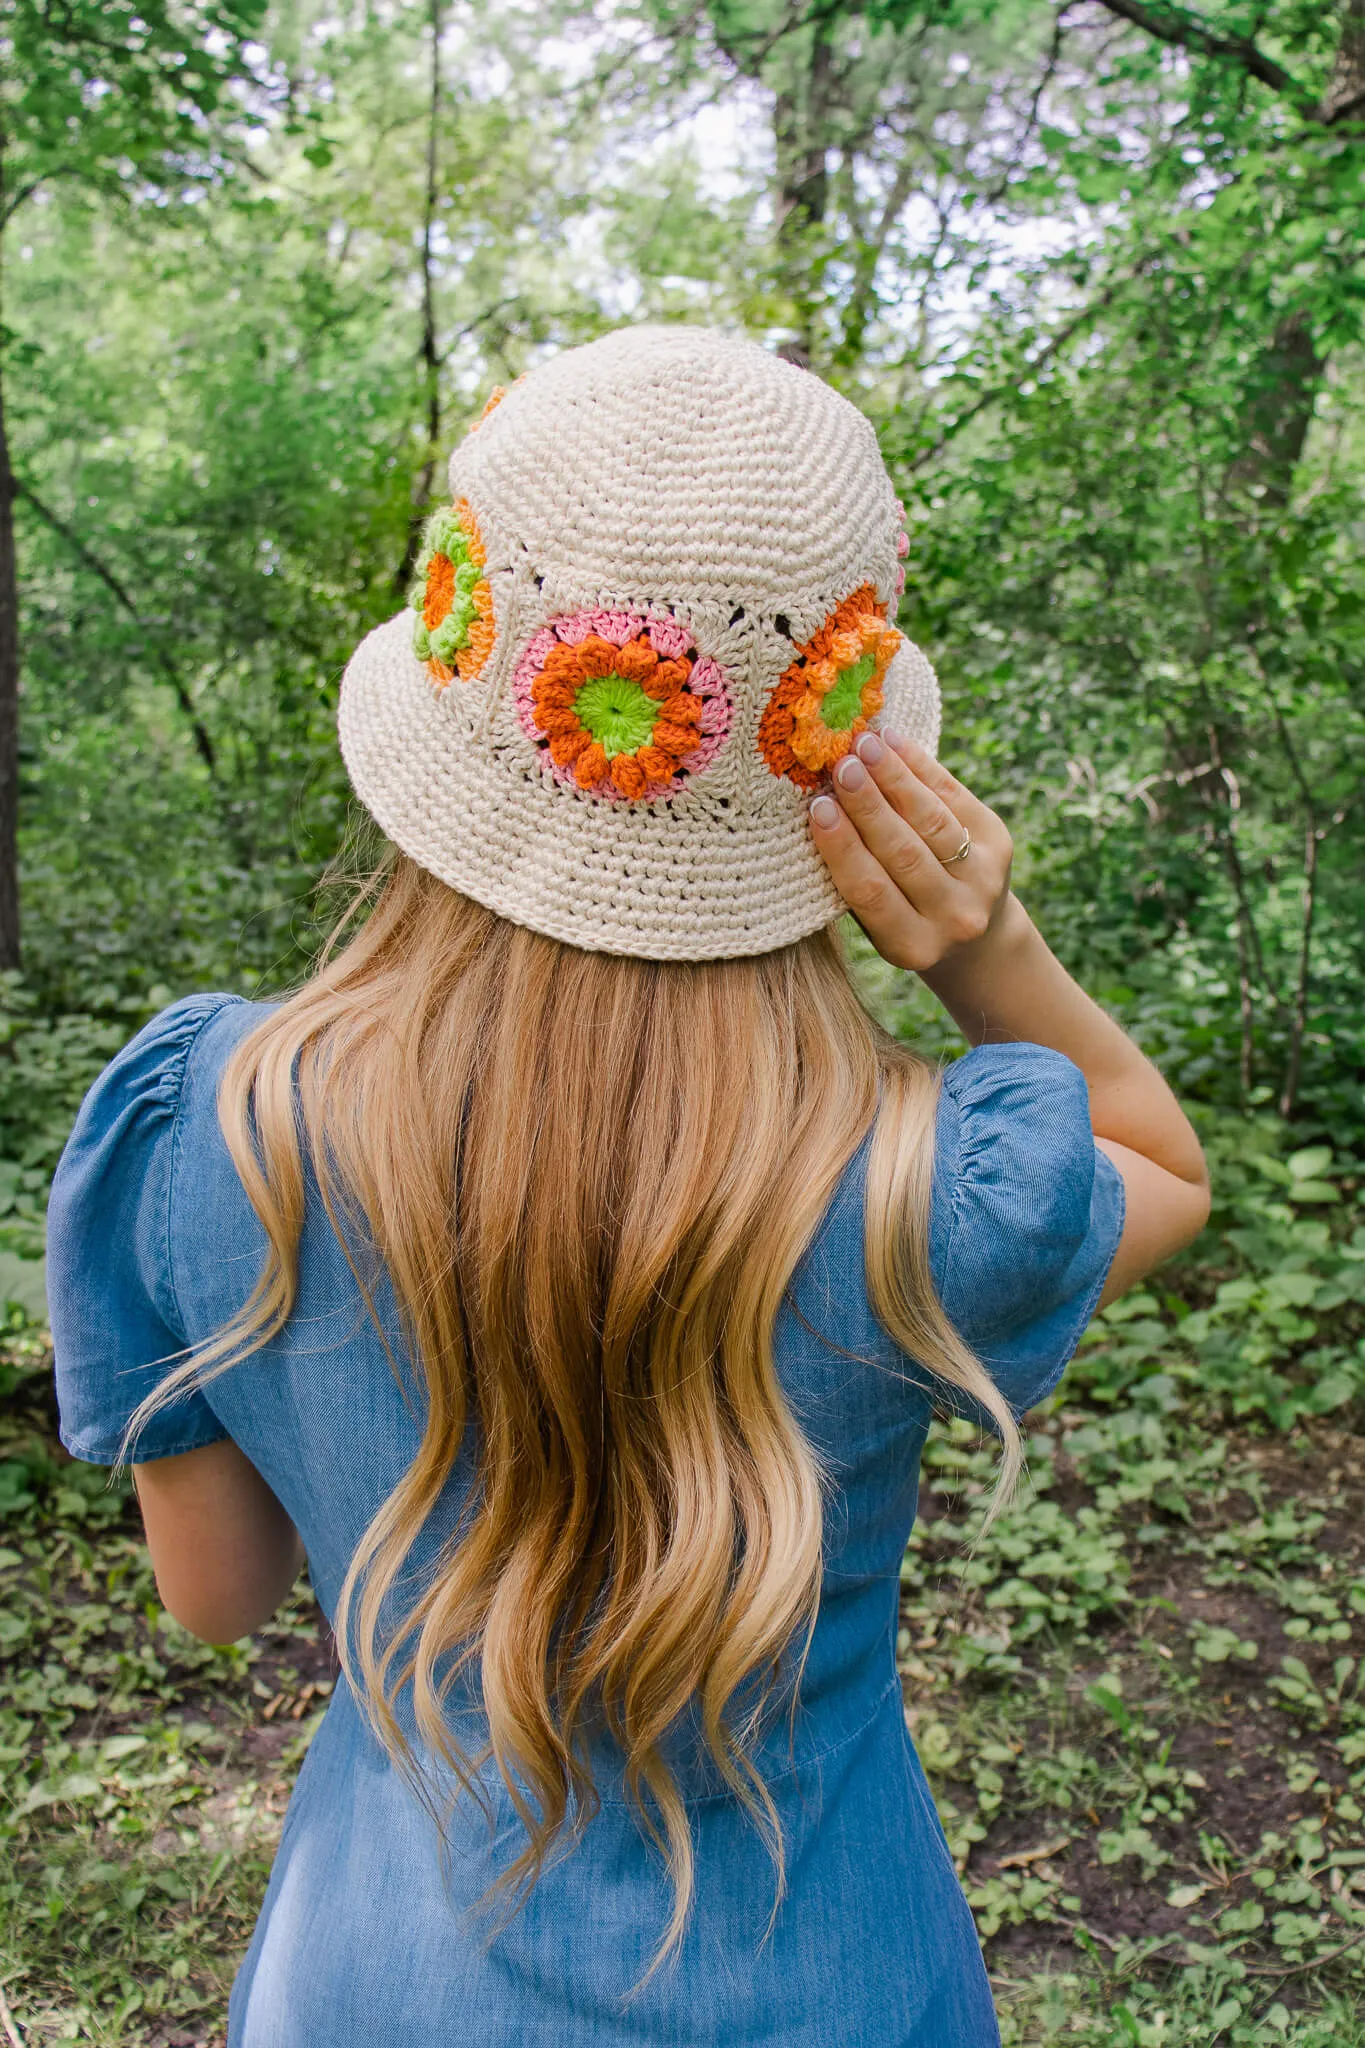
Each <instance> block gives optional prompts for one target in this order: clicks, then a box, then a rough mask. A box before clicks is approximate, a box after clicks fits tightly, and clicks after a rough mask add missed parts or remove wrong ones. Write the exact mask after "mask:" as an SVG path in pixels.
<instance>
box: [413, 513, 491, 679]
mask: <svg viewBox="0 0 1365 2048" xmlns="http://www.w3.org/2000/svg"><path fill="white" fill-rule="evenodd" d="M487 566H488V557H487V555H486V554H485V552H484V545H483V540H482V537H481V535H480V533H479V527H478V522H477V520H476V519H475V517H474V514H473V512H472V511H471V509H470V507H469V504H468V501H467V500H466V499H464V498H460V499H457V501H456V502H455V504H454V505H452V506H451V507H450V508H449V509H448V510H446V509H443V510H442V511H440V512H436V513H434V514H433V515H432V517H431V518H430V519H429V520H428V521H427V525H426V531H425V533H424V534H423V536H422V552H421V555H420V556H419V558H418V562H417V574H416V578H415V580H414V582H413V585H412V589H411V590H410V591H409V593H408V602H409V604H410V605H411V606H412V608H413V610H414V611H415V612H416V613H417V617H418V623H417V626H416V628H415V630H414V633H413V650H414V652H415V653H416V655H417V658H418V660H419V661H424V662H425V663H426V665H427V673H428V675H429V676H430V677H431V680H432V682H433V683H434V684H435V685H436V687H437V689H438V690H443V689H444V688H445V686H446V684H447V683H448V682H450V681H451V679H452V678H453V677H454V676H456V675H458V676H459V678H460V680H461V682H465V683H471V682H473V680H474V678H475V676H477V675H478V674H479V672H480V670H481V669H482V668H483V665H484V663H485V662H486V661H487V659H488V657H489V655H490V654H491V653H492V651H493V636H494V623H493V589H492V585H491V584H490V583H489V581H488V578H487V577H486V576H485V575H484V573H483V572H484V570H485V569H486V567H487Z"/></svg>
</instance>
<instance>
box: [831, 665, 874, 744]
mask: <svg viewBox="0 0 1365 2048" xmlns="http://www.w3.org/2000/svg"><path fill="white" fill-rule="evenodd" d="M876 673H877V657H876V655H875V654H865V655H864V656H863V658H862V660H861V661H855V662H854V664H853V666H852V668H841V669H840V671H839V680H838V682H837V683H836V684H835V685H834V688H833V689H832V690H828V691H826V693H825V700H824V702H823V704H822V705H821V706H820V716H821V718H823V720H824V722H825V725H826V727H827V728H828V730H829V731H830V732H847V731H848V729H849V727H850V726H851V725H852V723H853V721H854V719H855V718H857V717H858V716H859V715H860V713H861V711H862V708H863V685H864V684H865V683H870V682H871V680H872V678H873V676H874V675H875V674H876Z"/></svg>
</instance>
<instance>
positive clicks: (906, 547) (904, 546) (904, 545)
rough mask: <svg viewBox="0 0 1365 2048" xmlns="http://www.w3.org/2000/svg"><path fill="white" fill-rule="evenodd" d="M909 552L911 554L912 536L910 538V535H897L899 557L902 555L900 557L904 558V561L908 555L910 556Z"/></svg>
mask: <svg viewBox="0 0 1365 2048" xmlns="http://www.w3.org/2000/svg"><path fill="white" fill-rule="evenodd" d="M909 552H910V536H909V534H908V533H898V534H897V535H896V553H897V554H898V555H900V556H901V557H902V559H904V557H905V556H906V555H908V554H909Z"/></svg>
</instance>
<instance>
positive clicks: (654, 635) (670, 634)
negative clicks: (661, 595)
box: [648, 615, 720, 676]
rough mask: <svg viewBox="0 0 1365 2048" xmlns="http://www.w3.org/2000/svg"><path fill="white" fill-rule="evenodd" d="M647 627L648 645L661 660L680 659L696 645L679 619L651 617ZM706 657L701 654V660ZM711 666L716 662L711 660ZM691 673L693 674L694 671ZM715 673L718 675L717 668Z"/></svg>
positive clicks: (714, 665)
mask: <svg viewBox="0 0 1365 2048" xmlns="http://www.w3.org/2000/svg"><path fill="white" fill-rule="evenodd" d="M648 629H649V639H650V645H651V646H652V647H653V649H654V652H655V653H656V654H657V655H658V656H659V657H660V659H661V660H663V661H680V660H681V659H682V657H683V655H685V654H690V653H691V651H692V649H693V648H694V647H695V646H696V642H695V640H694V639H693V638H692V635H691V634H690V633H689V632H688V630H687V628H686V626H684V625H683V624H682V622H681V621H680V620H679V619H672V618H669V617H668V616H667V615H665V616H663V617H661V618H656V617H651V618H650V619H649V621H648ZM707 659H709V657H708V656H706V655H703V656H702V660H703V661H705V660H707ZM711 666H712V668H715V667H716V664H715V663H714V662H712V663H711ZM693 673H694V676H695V671H694V672H693ZM716 673H717V675H719V673H720V671H719V669H717V670H716Z"/></svg>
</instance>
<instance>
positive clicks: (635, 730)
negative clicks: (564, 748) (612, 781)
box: [573, 675, 659, 761]
mask: <svg viewBox="0 0 1365 2048" xmlns="http://www.w3.org/2000/svg"><path fill="white" fill-rule="evenodd" d="M573 708H574V710H575V711H576V712H577V713H578V718H579V723H580V724H581V725H582V726H583V729H584V731H585V732H590V733H591V734H592V736H593V738H594V739H595V740H596V741H597V743H598V745H599V746H600V747H601V748H602V750H603V752H604V753H605V754H606V756H607V759H608V760H609V761H610V760H613V759H614V758H615V757H616V755H617V754H633V753H634V752H635V750H636V748H637V747H647V746H648V745H649V742H650V741H651V739H652V738H653V737H654V723H655V720H656V719H657V718H658V716H659V707H658V705H657V704H656V703H655V701H654V699H653V698H652V697H651V696H650V695H649V693H648V692H647V691H646V690H642V689H641V687H640V685H639V684H638V683H633V682H630V681H628V680H627V678H626V677H625V676H617V675H610V676H592V677H591V678H590V679H589V680H588V681H587V682H586V683H584V685H583V687H582V688H581V689H580V690H579V691H578V693H577V694H576V696H575V697H574V700H573Z"/></svg>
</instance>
